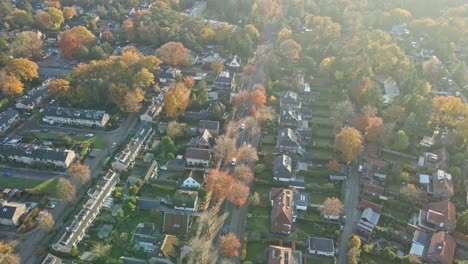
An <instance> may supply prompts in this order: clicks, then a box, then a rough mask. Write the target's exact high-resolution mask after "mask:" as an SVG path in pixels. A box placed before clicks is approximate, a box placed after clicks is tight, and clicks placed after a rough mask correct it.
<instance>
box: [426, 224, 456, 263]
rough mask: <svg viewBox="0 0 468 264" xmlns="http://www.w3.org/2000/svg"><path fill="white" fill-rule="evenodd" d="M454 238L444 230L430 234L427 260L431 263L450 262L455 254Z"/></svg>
mask: <svg viewBox="0 0 468 264" xmlns="http://www.w3.org/2000/svg"><path fill="white" fill-rule="evenodd" d="M455 246H456V244H455V240H454V238H453V237H452V236H451V235H449V234H448V233H446V232H443V231H440V232H437V233H435V234H433V235H432V238H431V243H430V245H429V250H428V252H427V260H428V261H430V262H432V263H440V264H451V263H453V256H454V254H455Z"/></svg>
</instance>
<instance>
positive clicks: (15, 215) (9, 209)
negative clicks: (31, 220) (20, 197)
mask: <svg viewBox="0 0 468 264" xmlns="http://www.w3.org/2000/svg"><path fill="white" fill-rule="evenodd" d="M26 211H27V206H26V204H24V203H16V202H7V201H4V200H2V201H0V224H1V225H10V226H11V225H13V226H18V225H19V224H20V223H19V218H20V217H21V216H22V215H23V214H25V213H26Z"/></svg>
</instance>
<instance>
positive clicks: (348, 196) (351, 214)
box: [338, 169, 360, 264]
mask: <svg viewBox="0 0 468 264" xmlns="http://www.w3.org/2000/svg"><path fill="white" fill-rule="evenodd" d="M350 170H351V171H350V173H349V175H348V180H347V181H346V186H345V189H346V193H345V203H344V215H346V220H345V221H346V223H345V224H344V227H343V232H341V240H340V244H339V255H338V264H346V263H347V252H348V240H349V238H350V237H351V235H352V234H353V233H354V231H355V230H356V226H357V223H358V220H359V217H360V215H359V210H358V206H359V175H358V174H357V173H356V171H353V169H350Z"/></svg>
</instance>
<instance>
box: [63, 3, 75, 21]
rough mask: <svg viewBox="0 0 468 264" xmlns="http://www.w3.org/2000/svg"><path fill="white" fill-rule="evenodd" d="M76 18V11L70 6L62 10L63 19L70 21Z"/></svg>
mask: <svg viewBox="0 0 468 264" xmlns="http://www.w3.org/2000/svg"><path fill="white" fill-rule="evenodd" d="M75 16H76V10H75V8H74V7H72V6H66V7H64V8H63V18H65V19H66V20H70V19H72V18H73V17H75Z"/></svg>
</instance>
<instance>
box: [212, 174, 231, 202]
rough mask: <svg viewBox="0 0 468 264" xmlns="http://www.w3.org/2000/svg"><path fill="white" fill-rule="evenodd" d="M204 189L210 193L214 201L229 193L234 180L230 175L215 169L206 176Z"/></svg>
mask: <svg viewBox="0 0 468 264" xmlns="http://www.w3.org/2000/svg"><path fill="white" fill-rule="evenodd" d="M205 182H206V184H205V189H206V190H207V191H211V192H212V193H213V196H214V197H215V198H216V199H221V198H225V197H226V195H228V194H229V192H230V191H231V188H232V185H233V183H234V179H233V178H232V176H231V175H229V174H227V173H226V172H224V171H220V170H217V169H213V170H211V172H210V174H208V176H206V181H205Z"/></svg>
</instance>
